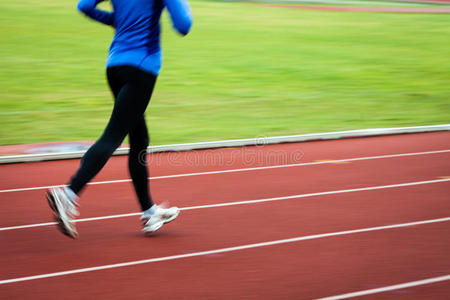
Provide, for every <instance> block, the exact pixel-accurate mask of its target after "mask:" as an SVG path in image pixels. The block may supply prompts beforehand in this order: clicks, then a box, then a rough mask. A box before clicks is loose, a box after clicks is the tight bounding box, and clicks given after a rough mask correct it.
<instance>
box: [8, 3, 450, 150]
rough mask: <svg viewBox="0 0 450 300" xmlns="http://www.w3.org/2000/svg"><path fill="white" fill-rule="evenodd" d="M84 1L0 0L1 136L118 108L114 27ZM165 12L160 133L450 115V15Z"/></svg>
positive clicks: (243, 6) (32, 135) (196, 134)
mask: <svg viewBox="0 0 450 300" xmlns="http://www.w3.org/2000/svg"><path fill="white" fill-rule="evenodd" d="M75 5H76V1H74V0H45V1H38V0H21V1H2V2H1V3H0V27H1V33H0V44H1V45H2V46H1V47H0V68H1V70H2V71H1V72H0V144H1V145H5V144H20V143H31V142H42V141H63V140H94V139H96V138H97V137H98V136H99V135H100V133H101V131H102V129H103V127H104V126H105V124H106V122H107V119H108V116H109V113H110V111H111V108H112V99H111V96H110V93H109V91H108V88H107V85H106V81H105V75H104V72H105V70H104V61H105V58H106V55H107V48H108V46H109V43H110V41H111V38H112V36H113V31H112V30H111V29H110V28H108V27H106V26H103V25H100V24H96V23H94V22H91V21H89V20H88V19H86V18H85V17H83V16H81V15H80V14H79V13H77V11H76V10H75ZM191 6H192V9H193V14H194V27H193V30H192V32H191V34H190V35H189V36H187V37H186V38H180V37H179V36H177V35H176V34H175V33H174V32H173V31H172V30H171V29H170V24H169V22H168V18H167V14H164V17H163V36H162V40H163V42H162V45H163V49H164V65H163V69H162V72H161V75H160V77H159V79H158V84H157V86H156V90H155V93H154V97H153V99H152V101H151V105H150V109H149V110H148V111H147V118H148V122H149V127H150V130H151V135H152V138H151V139H152V144H167V143H182V142H194V141H208V140H219V139H234V138H252V137H256V136H258V137H260V136H275V135H286V134H300V133H310V132H324V131H334V130H346V129H359V128H372V127H391V126H410V125H411V126H413V125H427V124H444V123H449V121H450V60H449V57H450V39H449V38H448V37H449V36H450V15H449V14H392V13H360V12H358V13H355V12H326V11H307V10H289V9H282V8H271V7H259V6H256V5H253V4H247V3H229V2H211V1H199V0H197V1H191Z"/></svg>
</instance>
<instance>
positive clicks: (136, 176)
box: [47, 0, 192, 238]
mask: <svg viewBox="0 0 450 300" xmlns="http://www.w3.org/2000/svg"><path fill="white" fill-rule="evenodd" d="M102 1H104V0H80V1H79V3H78V9H79V10H80V11H81V12H83V13H84V14H85V15H87V16H88V17H90V18H92V19H94V20H96V21H98V22H101V23H103V24H105V25H108V26H112V27H114V28H115V35H114V39H113V41H112V43H111V47H110V49H109V55H108V59H107V62H106V73H107V79H108V83H109V86H110V88H111V91H112V93H113V95H114V99H115V102H114V109H113V112H112V114H111V117H110V120H109V122H108V125H107V126H106V129H105V130H104V132H103V134H102V135H101V137H100V138H99V139H98V140H97V142H96V143H95V144H94V145H92V147H91V148H89V150H88V151H87V152H86V154H85V155H84V156H83V158H82V159H81V164H80V168H79V169H78V171H77V172H76V174H75V175H74V176H73V177H72V179H71V181H70V184H69V186H68V187H64V188H52V189H49V190H48V191H47V200H48V202H49V205H50V207H51V208H52V210H53V212H54V213H55V218H56V221H57V222H58V228H59V229H60V230H61V232H62V233H64V234H66V235H68V236H69V237H72V238H76V237H77V236H78V233H77V230H76V227H75V224H74V220H73V219H74V218H75V217H76V216H77V215H78V209H77V206H78V205H77V201H78V195H79V193H80V192H81V191H82V190H83V188H84V187H85V186H86V184H87V183H88V182H89V181H90V180H92V178H94V177H95V176H96V175H97V173H98V172H100V170H101V169H102V168H103V166H104V165H105V164H106V162H107V161H108V159H109V158H110V157H111V155H112V153H113V152H114V151H115V150H116V149H117V148H118V147H119V146H120V144H121V143H122V141H123V140H124V138H125V137H126V135H127V134H128V135H129V142H130V153H129V158H128V168H129V172H130V176H131V179H132V181H133V185H134V189H135V191H136V195H137V198H138V200H139V203H140V206H141V209H142V211H143V214H142V217H141V220H142V224H143V231H144V232H145V233H151V232H154V231H156V230H158V229H159V228H160V227H161V226H162V225H163V224H165V223H168V222H170V221H172V220H174V219H175V218H176V217H177V216H178V214H179V209H178V208H177V207H172V208H168V209H166V208H163V207H161V206H158V205H156V204H154V203H153V200H152V198H151V195H150V191H149V186H148V168H147V161H146V151H147V146H148V143H149V137H148V132H147V126H146V122H145V115H144V113H145V110H146V108H147V106H148V103H149V102H150V98H151V95H152V92H153V88H154V85H155V82H156V78H157V76H158V74H159V71H160V68H161V60H162V57H161V48H160V41H159V40H160V25H159V19H160V17H161V13H162V11H163V9H164V8H165V7H166V8H167V10H168V12H169V14H170V18H171V20H172V23H173V26H174V28H175V29H176V30H177V31H178V32H179V33H180V34H182V35H186V34H187V33H188V32H189V30H190V28H191V25H192V16H191V12H190V8H189V4H188V3H187V1H186V0H112V1H111V2H112V6H113V11H112V12H108V11H104V10H101V9H98V8H97V5H98V4H99V3H100V2H102Z"/></svg>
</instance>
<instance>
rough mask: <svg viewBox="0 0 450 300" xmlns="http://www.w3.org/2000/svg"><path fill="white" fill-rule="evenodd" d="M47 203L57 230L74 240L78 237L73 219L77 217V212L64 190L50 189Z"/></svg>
mask: <svg viewBox="0 0 450 300" xmlns="http://www.w3.org/2000/svg"><path fill="white" fill-rule="evenodd" d="M47 201H48V204H49V205H50V208H51V209H52V210H53V213H54V214H55V220H56V222H57V223H58V229H59V230H60V231H61V232H62V233H63V234H65V235H67V236H69V237H71V238H76V237H77V236H78V233H77V229H76V228H75V223H74V221H73V219H74V217H76V216H78V210H77V207H76V205H75V203H73V202H72V201H70V198H69V196H68V195H67V194H66V191H65V189H64V188H60V187H57V188H51V189H49V190H48V191H47Z"/></svg>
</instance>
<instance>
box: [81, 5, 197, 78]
mask: <svg viewBox="0 0 450 300" xmlns="http://www.w3.org/2000/svg"><path fill="white" fill-rule="evenodd" d="M102 1H105V0H80V1H79V2H78V6H77V8H78V10H80V11H81V12H83V13H84V14H85V15H87V16H88V17H90V18H92V19H94V20H96V21H98V22H101V23H103V24H106V25H111V26H113V27H115V29H116V33H115V35H114V39H113V41H112V43H111V47H110V48H109V54H108V59H107V61H106V67H113V66H123V65H127V66H135V67H138V68H140V69H142V70H144V71H147V72H151V73H153V74H155V75H158V73H159V70H160V69H161V60H162V58H161V48H160V42H159V35H160V28H159V18H160V17H161V12H162V10H163V9H164V7H167V10H168V11H169V14H170V18H171V20H172V23H173V26H174V28H175V29H176V30H177V31H178V32H179V33H180V34H182V35H186V34H187V33H188V32H189V30H190V28H191V25H192V15H191V11H190V8H189V4H188V2H187V1H186V0H111V2H112V6H113V11H112V12H108V11H104V10H100V9H98V8H96V6H97V5H98V4H99V3H100V2H102Z"/></svg>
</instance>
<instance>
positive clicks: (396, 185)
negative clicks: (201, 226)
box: [0, 178, 450, 231]
mask: <svg viewBox="0 0 450 300" xmlns="http://www.w3.org/2000/svg"><path fill="white" fill-rule="evenodd" d="M447 181H450V178H444V179H435V180H426V181H415V182H406V183H398V184H390V185H379V186H369V187H363V188H355V189H346V190H335V191H328V192H318V193H309V194H298V195H291V196H283V197H274V198H264V199H255V200H244V201H236V202H225V203H216V204H207V205H197V206H188V207H182V208H180V210H192V209H203V208H213V207H223V206H232V205H244V204H255V203H262V202H270V201H281V200H288V199H297V198H307V197H314V196H323V195H334V194H342V193H351V192H362V191H372V190H381V189H389V188H398V187H406V186H414V185H422V184H431V183H439V182H447ZM140 214H141V213H140V212H137V213H127V214H119V215H110V216H102V217H92V218H85V219H78V220H75V222H88V221H97V220H106V219H116V218H124V217H131V216H138V215H140ZM55 224H56V223H55V222H49V223H38V224H30V225H18V226H11V227H0V231H6V230H15V229H25V228H32V227H41V226H49V225H55Z"/></svg>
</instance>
